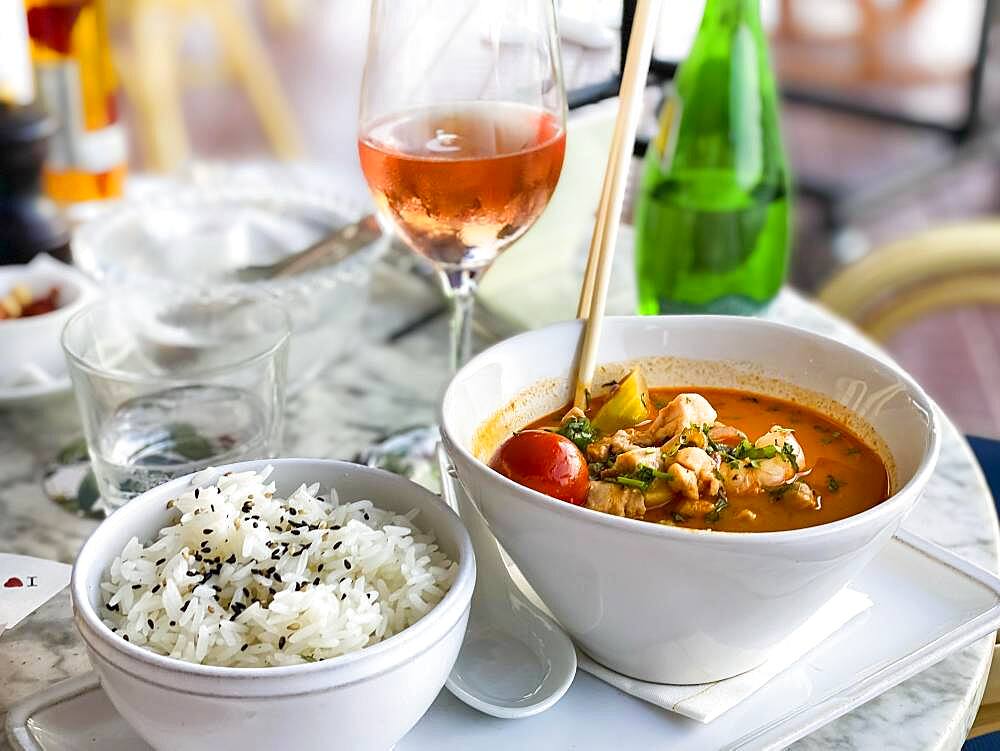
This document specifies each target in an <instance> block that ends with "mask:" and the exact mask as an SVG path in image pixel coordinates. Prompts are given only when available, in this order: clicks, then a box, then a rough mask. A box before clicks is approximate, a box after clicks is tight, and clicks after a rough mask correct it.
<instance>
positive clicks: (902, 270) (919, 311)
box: [818, 219, 1000, 341]
mask: <svg viewBox="0 0 1000 751" xmlns="http://www.w3.org/2000/svg"><path fill="white" fill-rule="evenodd" d="M818 297H819V300H820V301H821V302H822V303H823V304H825V305H826V306H827V307H829V308H831V309H832V310H834V311H836V312H838V313H840V314H841V315H842V316H844V317H845V318H848V319H849V320H851V321H853V322H854V323H856V324H857V325H858V326H859V327H860V328H862V329H864V330H865V331H866V332H868V334H870V335H871V336H872V337H874V338H875V339H876V340H879V341H886V340H887V339H889V338H890V337H891V336H892V335H893V334H894V333H896V332H897V331H899V330H900V329H901V328H902V327H903V326H906V325H907V324H909V323H911V322H913V321H915V320H917V319H919V318H921V317H922V316H925V315H927V314H929V313H932V312H934V311H936V310H941V309H944V308H949V307H957V306H964V305H1000V220H997V219H991V220H983V221H978V222H970V223H966V224H956V225H953V226H947V227H941V228H938V229H933V230H928V231H926V232H921V233H919V234H917V235H914V236H912V237H909V238H906V239H903V240H900V241H898V242H894V243H891V244H890V245H887V246H885V247H883V248H881V249H880V250H876V251H874V252H872V253H870V254H869V255H867V256H866V257H865V258H863V259H862V260H860V261H858V262H857V263H855V264H853V265H851V266H849V267H847V268H846V269H845V270H844V271H842V272H840V273H839V274H838V275H837V276H836V277H835V278H834V279H832V280H831V281H830V282H829V283H828V284H827V285H826V286H825V287H824V288H823V289H822V290H821V291H820V293H819V295H818Z"/></svg>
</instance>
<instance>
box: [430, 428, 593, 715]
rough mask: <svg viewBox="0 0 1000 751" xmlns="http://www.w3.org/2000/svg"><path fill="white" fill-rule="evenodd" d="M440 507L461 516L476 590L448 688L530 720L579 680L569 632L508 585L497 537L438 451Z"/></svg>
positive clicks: (475, 703) (484, 708) (482, 707)
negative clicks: (473, 555)
mask: <svg viewBox="0 0 1000 751" xmlns="http://www.w3.org/2000/svg"><path fill="white" fill-rule="evenodd" d="M438 464H439V466H440V468H441V487H442V491H443V497H444V499H445V502H446V503H447V504H448V505H449V506H451V507H452V508H453V509H455V510H456V511H458V513H459V515H460V516H461V517H462V521H463V522H464V523H465V527H466V529H468V530H469V537H471V538H472V547H473V549H474V550H475V552H476V570H477V574H476V591H475V594H474V595H473V596H472V610H471V612H470V614H469V628H468V630H467V631H466V633H465V641H464V642H463V644H462V651H461V652H460V653H459V655H458V660H457V661H456V662H455V666H454V667H453V668H452V669H451V675H449V676H448V681H447V683H446V684H445V685H446V686H447V687H448V690H449V691H451V693H453V694H454V695H455V696H456V697H457V698H458V699H460V700H461V701H463V702H465V703H466V704H468V705H469V706H470V707H472V708H474V709H478V710H479V711H480V712H484V713H485V714H488V715H493V716H494V717H502V718H505V719H515V718H520V717H530V716H531V715H535V714H538V713H539V712H544V711H545V710H546V709H548V708H549V707H551V706H553V705H554V704H555V703H556V702H557V701H559V699H561V698H562V696H563V694H565V693H566V691H567V689H569V687H570V684H571V683H572V682H573V678H574V676H575V675H576V650H575V648H574V647H573V642H572V641H570V638H569V637H568V636H567V635H566V632H565V631H563V630H562V628H561V627H560V626H559V624H557V623H556V622H555V621H554V620H552V618H550V617H549V616H548V615H547V614H545V613H543V612H542V611H541V610H539V609H538V608H537V607H535V605H534V604H532V603H531V602H530V601H529V600H528V598H527V597H526V596H525V595H524V593H523V592H522V591H521V590H520V588H519V587H518V586H517V585H516V584H515V583H514V582H513V580H512V579H511V577H510V573H509V572H508V570H507V566H506V565H505V564H504V562H503V559H502V558H501V557H500V550H499V548H498V547H497V542H496V539H495V538H494V537H493V534H492V533H491V532H490V530H489V528H488V527H487V526H486V520H485V519H484V518H483V516H482V514H481V513H480V511H479V509H478V508H477V507H476V505H475V504H474V503H473V502H472V500H471V499H470V498H469V496H468V495H467V494H466V492H465V490H464V489H463V488H462V486H461V485H460V484H459V483H458V481H457V480H456V479H455V476H454V469H453V468H452V467H451V464H450V462H449V461H448V457H447V455H446V454H445V452H444V449H443V448H441V447H438Z"/></svg>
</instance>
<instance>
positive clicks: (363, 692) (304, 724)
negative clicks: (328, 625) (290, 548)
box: [70, 459, 476, 751]
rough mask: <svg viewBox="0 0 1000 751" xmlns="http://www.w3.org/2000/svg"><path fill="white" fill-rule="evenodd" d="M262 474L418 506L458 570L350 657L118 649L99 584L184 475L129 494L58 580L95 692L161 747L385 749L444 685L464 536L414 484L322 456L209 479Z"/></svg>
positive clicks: (154, 527)
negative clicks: (235, 664)
mask: <svg viewBox="0 0 1000 751" xmlns="http://www.w3.org/2000/svg"><path fill="white" fill-rule="evenodd" d="M267 465H272V466H273V467H274V473H273V474H272V475H271V478H272V479H273V480H274V481H275V482H276V483H277V486H278V488H279V491H280V492H282V493H290V492H291V491H293V490H294V489H295V488H296V487H298V486H299V485H300V484H301V483H303V482H310V483H311V482H319V483H320V484H321V485H322V486H325V487H331V486H332V487H334V488H336V490H337V493H338V495H339V496H340V499H341V500H342V501H355V500H361V499H369V500H371V501H373V502H374V503H375V505H376V506H379V507H381V508H386V509H391V510H395V511H399V512H406V511H410V510H412V509H419V512H420V513H419V514H418V516H417V518H416V519H415V523H416V524H417V525H418V526H419V527H420V528H421V529H422V530H424V531H432V532H433V533H434V535H435V536H436V538H437V541H438V543H439V545H440V546H441V549H442V550H443V551H445V552H446V553H447V554H448V556H449V557H450V558H451V559H452V560H455V561H458V565H459V570H458V575H457V577H456V579H455V582H454V584H453V585H452V588H451V589H450V590H449V592H448V593H447V595H445V597H444V599H443V600H442V601H441V602H440V603H438V605H437V606H436V607H434V609H433V610H431V611H430V612H429V613H428V614H427V615H426V616H424V617H423V618H422V619H420V620H419V621H418V622H417V623H415V624H414V625H413V626H410V627H409V628H407V629H406V630H404V631H402V632H400V633H399V634H396V635H395V636H393V637H391V638H389V639H386V640H385V641H383V642H381V643H379V644H376V645H373V646H371V647H367V648H365V649H362V650H360V651H358V652H353V653H351V654H347V655H343V656H341V657H335V658H332V659H329V660H323V661H320V662H314V663H310V664H307V665H292V666H287V667H273V668H224V667H211V666H204V665H196V664H193V663H188V662H183V661H181V660H175V659H172V658H170V657H164V656H162V655H158V654H156V653H154V652H151V651H149V650H147V649H144V648H142V647H138V646H136V645H134V644H130V643H128V642H126V641H124V640H123V639H122V638H121V637H119V636H118V635H116V634H114V633H112V632H111V630H110V629H108V628H107V627H106V626H105V625H104V624H103V623H102V622H101V619H100V617H99V616H98V615H97V613H96V612H95V606H96V604H97V603H98V602H99V598H100V593H99V587H100V581H101V578H102V577H103V576H104V574H105V572H106V571H107V568H108V566H109V565H110V564H111V561H112V559H113V558H114V557H115V556H116V555H118V554H119V553H120V552H121V550H122V548H123V547H124V546H125V543H126V542H128V540H129V539H130V538H131V537H133V536H138V537H139V539H141V540H150V539H152V538H154V537H155V536H156V534H157V532H158V531H159V530H160V528H161V527H163V526H164V525H165V524H167V522H168V516H169V512H168V511H167V509H166V501H167V500H168V499H169V498H171V497H173V496H176V495H177V494H178V493H179V492H180V490H181V489H182V488H185V487H188V483H189V478H188V477H184V478H180V479H178V480H174V481H172V482H169V483H166V484H165V485H162V486H160V487H158V488H155V489H153V490H150V491H148V492H146V493H144V494H142V495H141V496H139V497H137V498H135V499H134V500H132V501H129V503H128V504H127V505H126V506H124V507H123V508H122V509H120V510H118V511H116V512H115V513H114V514H112V515H111V516H110V517H109V518H108V519H107V520H106V521H105V522H103V523H102V524H101V526H100V527H98V528H97V530H96V531H95V532H94V534H93V535H91V537H90V539H88V540H87V542H86V543H85V544H84V546H83V549H82V550H81V551H80V555H79V556H78V558H77V560H76V564H75V565H74V567H73V578H72V582H71V584H70V588H71V593H72V597H73V608H74V621H75V623H76V626H77V629H78V630H79V632H80V635H81V636H82V637H83V641H84V643H85V644H86V646H87V651H88V654H89V656H90V661H91V663H92V664H93V666H94V668H95V669H96V670H97V672H98V674H99V675H100V676H101V685H102V686H103V687H104V690H105V691H106V692H107V694H108V696H109V697H110V699H111V701H112V703H113V704H114V705H115V708H116V709H117V710H118V711H119V712H120V713H121V715H122V717H124V718H125V719H126V720H127V721H128V723H129V724H130V725H131V726H132V727H133V728H135V730H136V731H137V732H138V733H139V734H140V735H141V736H142V737H143V738H145V739H146V741H148V742H149V744H150V745H151V746H153V747H154V748H156V749H160V750H161V751H167V750H169V751H203V750H204V749H207V748H209V749H213V751H246V750H247V749H296V750H300V749H304V750H308V749H316V750H317V751H318V750H319V749H329V748H343V749H352V751H355V750H358V751H362V750H367V749H372V750H378V751H385V749H388V748H391V747H392V746H393V745H394V744H395V743H396V742H397V741H398V740H399V739H400V738H402V737H403V735H405V734H406V732H407V731H408V730H409V729H410V728H411V727H413V725H415V724H416V723H417V721H418V720H419V719H420V718H421V717H422V716H423V714H424V712H426V711H427V708H428V707H429V706H430V705H431V702H433V701H434V698H435V697H436V696H437V694H438V693H439V692H440V691H441V688H442V686H444V683H445V679H446V678H447V677H448V673H449V672H450V671H451V667H452V664H453V663H454V662H455V658H456V657H457V656H458V651H459V648H460V647H461V645H462V639H463V637H464V635H465V627H466V622H467V620H468V616H469V603H470V601H471V598H472V590H473V587H474V585H475V580H476V564H475V559H474V557H473V553H472V545H471V542H470V541H469V536H468V534H467V533H466V531H465V528H464V527H463V526H462V523H461V521H459V518H458V516H457V515H456V514H455V513H454V512H453V511H451V510H450V509H449V508H448V507H447V506H445V504H444V503H443V502H442V501H441V500H440V499H439V498H438V497H437V496H435V495H433V494H431V493H429V492H428V491H426V490H424V489H423V488H421V487H420V486H418V485H416V484H415V483H412V482H410V481H408V480H405V479H403V478H401V477H398V476H396V475H391V474H389V473H387V472H383V471H381V470H376V469H371V468H368V467H362V466H359V465H356V464H349V463H346V462H337V461H329V460H322V459H275V460H271V461H253V462H243V463H240V464H233V465H229V466H227V467H220V468H219V471H220V472H222V471H228V470H233V471H245V470H250V469H254V470H260V469H263V468H264V467H266V466H267Z"/></svg>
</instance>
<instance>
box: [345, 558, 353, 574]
mask: <svg viewBox="0 0 1000 751" xmlns="http://www.w3.org/2000/svg"><path fill="white" fill-rule="evenodd" d="M344 568H346V569H347V570H348V571H350V570H351V562H350V561H349V560H347V559H346V558H345V559H344Z"/></svg>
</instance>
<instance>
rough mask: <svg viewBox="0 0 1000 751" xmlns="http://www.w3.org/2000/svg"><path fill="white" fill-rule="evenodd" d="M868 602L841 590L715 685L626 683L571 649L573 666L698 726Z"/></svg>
mask: <svg viewBox="0 0 1000 751" xmlns="http://www.w3.org/2000/svg"><path fill="white" fill-rule="evenodd" d="M871 606H872V601H871V600H870V599H869V597H868V595H866V594H863V593H861V592H855V591H854V590H851V589H845V590H844V591H842V592H841V593H840V594H838V595H837V596H836V597H834V598H833V599H832V600H830V601H829V602H828V603H826V604H825V605H824V606H823V607H821V608H820V609H819V610H818V611H816V614H815V615H813V616H812V617H811V618H810V619H809V620H808V621H806V622H805V623H803V624H802V625H801V626H800V627H799V628H798V629H796V630H795V631H794V632H792V634H791V635H790V636H789V637H788V638H787V639H785V641H783V642H782V643H781V644H780V645H779V646H778V647H777V648H776V649H775V650H774V656H773V657H772V658H771V659H770V660H768V661H767V662H765V663H764V664H763V665H761V666H760V667H759V668H756V669H754V670H751V671H749V672H747V673H743V674H742V675H738V676H736V677H735V678H728V679H726V680H724V681H716V682H715V683H700V684H696V685H691V686H675V685H668V684H665V683H648V682H646V681H640V680H637V679H635V678H629V677H627V676H624V675H622V674H621V673H616V672H614V671H613V670H609V669H608V668H606V667H604V666H603V665H599V664H597V663H596V662H594V661H593V660H592V659H590V658H589V657H587V655H585V654H583V653H582V652H581V651H580V650H577V653H576V656H577V662H578V664H579V666H580V668H582V669H583V670H586V671H587V672H588V673H590V674H591V675H593V676H595V677H597V678H600V679H601V680H602V681H604V682H605V683H610V684H611V685H612V686H615V687H616V688H619V689H621V690H622V691H624V692H625V693H626V694H631V695H632V696H635V697H637V698H639V699H643V700H644V701H648V702H650V703H651V704H656V705H657V706H660V707H663V708H664V709H669V710H670V711H671V712H677V713H678V714H681V715H684V716H685V717H690V718H691V719H692V720H698V721H699V722H711V721H712V720H714V719H715V718H716V717H718V716H719V715H721V714H722V713H723V712H726V711H727V710H729V709H732V708H733V707H735V706H736V705H737V704H739V703H740V702H741V701H743V700H744V699H746V698H747V697H748V696H750V695H751V694H752V693H754V692H755V691H756V690H757V689H759V688H761V687H762V686H763V685H764V684H765V683H767V682H768V681H769V680H771V679H772V678H774V677H775V676H776V675H778V673H780V672H782V671H783V670H784V669H785V668H787V667H789V666H790V665H791V664H792V663H794V662H795V661H797V660H798V659H799V658H800V657H802V656H803V655H805V654H806V653H807V652H809V651H810V650H811V649H813V648H814V647H816V646H818V645H819V644H820V643H821V642H823V641H824V640H825V639H827V638H829V637H830V636H831V635H833V634H834V633H835V632H836V631H838V630H839V629H840V628H842V627H843V626H844V625H846V624H847V623H848V621H851V620H853V619H854V618H856V617H857V616H858V615H860V614H861V613H863V612H864V611H866V610H868V608H870V607H871Z"/></svg>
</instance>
